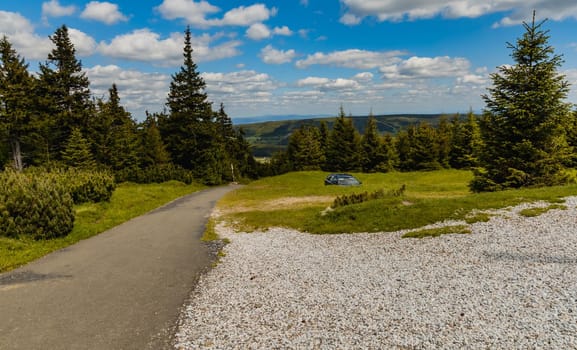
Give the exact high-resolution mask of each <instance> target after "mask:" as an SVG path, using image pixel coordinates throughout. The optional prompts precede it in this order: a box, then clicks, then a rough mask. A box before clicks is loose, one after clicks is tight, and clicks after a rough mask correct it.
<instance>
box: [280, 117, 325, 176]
mask: <svg viewBox="0 0 577 350" xmlns="http://www.w3.org/2000/svg"><path fill="white" fill-rule="evenodd" d="M287 153H288V158H289V161H290V163H291V165H292V168H293V170H296V171H301V170H320V168H321V165H322V164H323V163H324V154H323V151H322V147H321V142H320V130H319V129H318V128H317V127H314V126H311V125H302V126H301V127H300V128H298V129H296V130H295V131H294V132H293V133H292V134H291V136H290V137H289V142H288V146H287Z"/></svg>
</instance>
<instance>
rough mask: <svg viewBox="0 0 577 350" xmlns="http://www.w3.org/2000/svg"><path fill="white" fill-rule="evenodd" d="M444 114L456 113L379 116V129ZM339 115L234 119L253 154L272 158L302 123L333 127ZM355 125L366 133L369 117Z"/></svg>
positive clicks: (390, 129)
mask: <svg viewBox="0 0 577 350" xmlns="http://www.w3.org/2000/svg"><path fill="white" fill-rule="evenodd" d="M442 116H448V117H449V118H450V117H451V116H452V115H451V114H391V115H376V116H374V117H375V118H376V120H377V127H378V129H379V132H380V133H382V134H384V133H390V134H396V133H397V132H398V131H399V130H401V129H403V128H406V127H407V126H409V125H411V124H417V123H419V122H427V123H430V124H432V125H437V124H438V122H439V120H440V118H441V117H442ZM335 118H336V117H335V116H303V115H283V116H263V117H255V118H233V122H234V123H235V125H236V126H237V127H239V128H242V129H243V130H244V132H245V137H246V139H247V141H248V142H249V143H250V144H251V145H252V147H253V154H254V155H255V156H256V157H270V156H271V155H272V154H273V153H275V152H277V151H280V150H284V149H285V148H286V146H287V144H288V139H289V137H290V135H291V133H292V132H293V130H295V129H298V128H300V127H301V126H302V125H315V126H319V125H320V123H321V121H325V122H326V123H327V125H328V127H329V130H330V129H331V128H332V125H333V123H334V121H335ZM351 118H352V120H353V124H354V126H355V128H356V129H357V130H358V131H359V132H360V133H361V134H362V133H364V132H365V126H366V124H367V119H368V116H352V117H351Z"/></svg>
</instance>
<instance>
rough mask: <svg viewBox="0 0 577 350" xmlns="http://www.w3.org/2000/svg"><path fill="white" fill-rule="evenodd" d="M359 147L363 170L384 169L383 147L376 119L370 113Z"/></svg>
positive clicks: (368, 171)
mask: <svg viewBox="0 0 577 350" xmlns="http://www.w3.org/2000/svg"><path fill="white" fill-rule="evenodd" d="M361 149H362V167H363V171H364V172H367V173H370V172H375V171H386V165H385V163H386V155H385V153H384V151H385V149H384V145H383V142H382V140H381V137H380V135H379V131H378V128H377V120H376V119H375V117H374V116H373V114H372V113H371V114H370V115H369V118H368V120H367V126H366V127H365V133H364V134H363V137H362V138H361Z"/></svg>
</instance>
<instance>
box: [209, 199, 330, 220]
mask: <svg viewBox="0 0 577 350" xmlns="http://www.w3.org/2000/svg"><path fill="white" fill-rule="evenodd" d="M333 200H334V197H332V196H306V197H283V198H277V199H271V200H268V201H262V202H260V203H258V204H253V205H247V206H236V207H231V208H220V210H219V213H218V214H219V215H218V216H220V215H221V214H228V213H242V212H246V211H252V210H262V211H273V210H278V209H287V208H299V207H301V208H302V207H305V206H307V205H311V204H323V203H331V202H332V201H333Z"/></svg>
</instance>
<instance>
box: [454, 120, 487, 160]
mask: <svg viewBox="0 0 577 350" xmlns="http://www.w3.org/2000/svg"><path fill="white" fill-rule="evenodd" d="M451 129H452V133H453V136H452V140H453V141H452V142H451V151H450V153H449V164H450V165H451V167H452V168H455V169H471V168H474V167H477V166H478V163H479V161H478V158H477V157H478V154H479V150H480V146H481V131H480V130H479V122H478V121H477V116H475V114H473V112H472V111H469V113H468V114H467V119H466V120H461V118H460V116H458V115H457V116H455V117H454V118H453V120H452V121H451Z"/></svg>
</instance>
